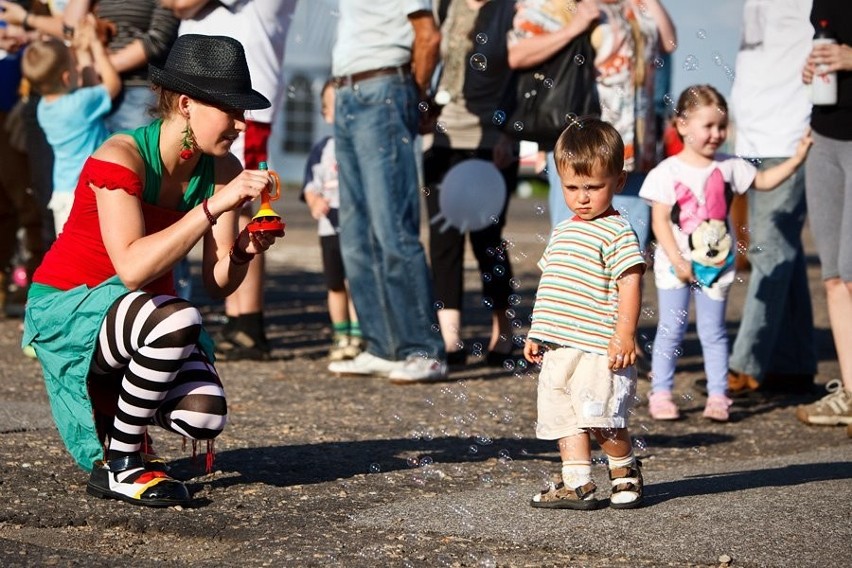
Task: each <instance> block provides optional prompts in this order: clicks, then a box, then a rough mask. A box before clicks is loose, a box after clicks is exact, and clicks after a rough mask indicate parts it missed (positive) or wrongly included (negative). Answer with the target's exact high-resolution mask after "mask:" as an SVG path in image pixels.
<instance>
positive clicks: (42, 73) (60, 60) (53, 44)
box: [21, 38, 74, 95]
mask: <svg viewBox="0 0 852 568" xmlns="http://www.w3.org/2000/svg"><path fill="white" fill-rule="evenodd" d="M73 63H74V62H73V59H72V57H71V50H70V49H68V46H66V45H65V44H64V43H63V42H61V41H60V40H58V39H56V38H50V39H44V40H36V41H34V42H32V43H30V45H29V46H28V47H27V49H26V50H25V51H24V56H23V58H22V61H21V70H22V71H23V74H24V77H26V79H27V81H29V82H30V84H31V85H32V86H33V88H34V89H35V90H36V91H38V92H39V93H40V94H42V95H52V94H56V93H61V92H64V91H65V90H66V89H67V87H66V85H65V84H64V83H63V82H62V74H63V73H64V72H66V71H68V70H69V69H70V68H71V65H73Z"/></svg>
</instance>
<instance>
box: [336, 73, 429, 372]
mask: <svg viewBox="0 0 852 568" xmlns="http://www.w3.org/2000/svg"><path fill="white" fill-rule="evenodd" d="M417 104H418V97H417V89H416V87H415V85H414V82H413V81H412V79H411V78H410V77H408V76H407V75H385V76H381V77H376V78H373V79H367V80H365V81H361V82H359V83H356V84H355V85H352V86H344V87H339V88H338V89H337V100H336V103H335V121H334V136H335V149H336V153H337V163H338V172H339V183H340V244H341V247H340V248H341V253H342V254H343V264H344V267H345V269H346V276H347V277H348V278H349V287H350V288H349V289H350V294H351V296H352V300H353V303H354V304H355V310H356V312H357V313H358V320H359V322H360V324H361V331H362V333H363V335H364V337H365V339H366V340H367V351H368V352H370V353H371V354H373V355H376V356H378V357H382V358H384V359H390V360H401V359H404V358H406V357H407V356H409V355H414V354H424V355H426V356H429V357H438V358H443V357H444V355H445V354H444V341H443V339H442V338H441V332H440V328H439V327H438V324H437V319H436V314H435V308H434V306H433V296H432V282H431V279H430V275H429V267H428V266H427V264H426V253H425V251H424V250H423V245H422V244H421V243H420V191H419V183H418V177H417V155H416V149H415V146H414V141H415V138H416V136H417V121H418V110H417Z"/></svg>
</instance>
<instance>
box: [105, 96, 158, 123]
mask: <svg viewBox="0 0 852 568" xmlns="http://www.w3.org/2000/svg"><path fill="white" fill-rule="evenodd" d="M156 105H157V94H156V93H155V92H154V91H152V90H151V87H149V86H148V85H130V86H126V85H125V86H124V87H122V89H121V92H120V93H119V94H118V96H117V97H116V98H115V99H114V100H113V101H112V111H110V113H109V114H108V115H106V118H105V119H104V122H106V127H107V130H109V132H110V134H112V133H114V132H120V131H122V130H134V129H136V128H139V127H140V126H144V125H146V124H148V123H149V122H151V120H152V119H153V117H152V116H151V113H150V112H149V111H150V109H151V108H152V107H155V106H156Z"/></svg>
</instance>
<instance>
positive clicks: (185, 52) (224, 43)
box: [148, 34, 271, 110]
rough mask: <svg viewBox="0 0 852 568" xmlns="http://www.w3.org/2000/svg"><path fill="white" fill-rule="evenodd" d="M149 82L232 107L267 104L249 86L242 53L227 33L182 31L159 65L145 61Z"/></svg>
mask: <svg viewBox="0 0 852 568" xmlns="http://www.w3.org/2000/svg"><path fill="white" fill-rule="evenodd" d="M148 72H149V73H150V76H151V82H152V83H154V84H155V85H159V86H160V87H163V88H164V89H168V90H170V91H175V92H178V93H182V94H185V95H188V96H190V97H192V98H194V99H198V100H201V101H204V102H207V103H210V104H214V105H217V106H221V107H224V108H228V109H236V110H258V109H262V108H269V107H270V106H271V103H270V102H269V100H268V99H267V98H266V97H264V96H263V95H261V94H260V93H258V92H257V91H255V90H254V89H252V88H251V77H250V76H249V69H248V64H247V63H246V54H245V50H244V49H243V46H242V44H241V43H240V42H238V41H237V40H235V39H234V38H231V37H225V36H206V35H199V34H186V35H182V36H180V37H178V38H177V40H175V43H174V45H172V48H171V50H170V51H169V55H168V57H167V58H166V64H165V65H163V67H162V68H161V67H157V66H156V65H153V64H151V65H149V66H148Z"/></svg>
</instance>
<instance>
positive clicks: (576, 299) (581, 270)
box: [529, 212, 645, 354]
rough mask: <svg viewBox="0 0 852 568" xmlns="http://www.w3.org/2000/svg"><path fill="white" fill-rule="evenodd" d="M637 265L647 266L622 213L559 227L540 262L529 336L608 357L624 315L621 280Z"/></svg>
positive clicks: (571, 222) (575, 220) (576, 221)
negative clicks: (620, 315) (620, 302)
mask: <svg viewBox="0 0 852 568" xmlns="http://www.w3.org/2000/svg"><path fill="white" fill-rule="evenodd" d="M637 264H641V265H643V267H644V265H645V261H644V259H643V258H642V255H641V254H640V252H639V241H638V240H637V239H636V235H635V233H634V232H633V229H631V228H630V225H629V224H628V222H627V221H626V220H625V219H624V218H623V217H621V215H619V214H618V213H617V212H613V213H611V214H608V215H603V216H601V217H598V218H596V219H593V220H591V221H584V220H582V219H580V218H579V217H573V218H571V219H569V220H567V221H563V222H562V223H560V224H559V225H557V226H556V228H555V229H554V230H553V233H552V234H551V236H550V242H549V243H548V245H547V248H546V249H545V251H544V255H543V256H542V257H541V260H539V262H538V267H539V268H540V269H541V270H542V275H541V281H540V282H539V285H538V292H537V293H536V298H535V306H534V307H533V316H532V326H531V328H530V332H529V338H530V339H532V340H533V341H540V342H545V343H553V344H556V345H560V346H565V347H574V348H577V349H580V350H582V351H588V352H591V353H599V354H606V352H607V345H608V344H609V341H610V339H611V338H612V336H613V333H614V332H615V322H616V317H617V312H618V288H617V286H616V281H617V279H618V277H619V276H620V275H621V274H623V273H624V271H626V270H627V269H628V268H631V267H633V266H636V265H637Z"/></svg>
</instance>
